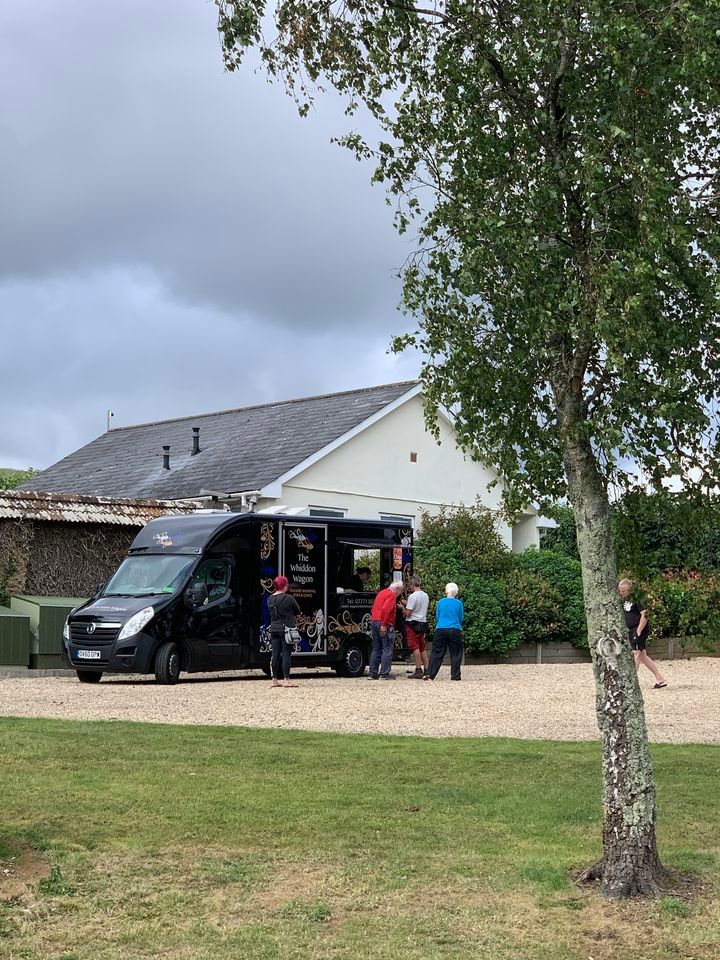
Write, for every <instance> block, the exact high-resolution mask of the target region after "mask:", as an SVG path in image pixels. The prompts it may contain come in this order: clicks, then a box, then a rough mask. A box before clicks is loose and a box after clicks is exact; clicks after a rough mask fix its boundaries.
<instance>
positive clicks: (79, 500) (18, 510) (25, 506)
mask: <svg viewBox="0 0 720 960" xmlns="http://www.w3.org/2000/svg"><path fill="white" fill-rule="evenodd" d="M194 509H195V508H194V507H193V506H191V505H189V504H188V505H186V504H181V503H172V502H171V501H168V500H125V499H119V498H112V497H80V496H73V495H72V494H70V495H68V494H62V493H35V492H33V491H30V490H8V491H4V492H0V520H48V521H53V520H55V521H65V522H69V523H108V524H115V525H119V526H125V527H142V526H144V525H145V524H146V523H147V522H148V520H154V519H155V518H156V517H164V516H166V515H167V514H169V513H172V514H176V513H192V512H193V510H194Z"/></svg>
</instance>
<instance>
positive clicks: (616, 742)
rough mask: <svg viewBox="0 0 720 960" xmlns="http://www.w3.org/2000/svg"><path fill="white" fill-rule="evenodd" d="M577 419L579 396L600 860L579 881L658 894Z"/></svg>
mask: <svg viewBox="0 0 720 960" xmlns="http://www.w3.org/2000/svg"><path fill="white" fill-rule="evenodd" d="M556 398H557V391H556ZM583 420H584V418H583V417H582V416H581V404H580V402H579V399H578V398H575V401H574V402H573V401H571V402H569V403H566V404H564V405H562V404H560V403H559V404H558V422H559V426H560V433H561V437H562V441H563V455H564V461H565V472H566V477H567V482H568V493H569V499H570V502H571V504H572V507H573V512H574V515H575V524H576V527H577V543H578V551H579V553H580V560H581V563H582V577H583V593H584V598H585V613H586V617H587V624H588V637H589V642H590V653H591V655H592V663H593V672H594V675H595V688H596V712H597V722H598V727H599V728H600V732H601V735H602V758H603V759H602V773H603V858H602V860H601V861H600V862H599V863H598V864H595V865H594V866H592V867H590V868H589V869H588V870H587V871H586V872H585V875H584V877H583V878H582V879H586V880H592V879H601V880H602V890H603V893H604V895H605V896H606V897H609V898H620V897H631V896H638V895H652V896H656V895H657V894H658V884H657V881H658V876H659V872H660V869H661V868H660V862H659V859H658V854H657V848H656V841H655V779H654V775H653V770H652V765H651V763H650V753H649V747H648V739H647V728H646V725H645V709H644V704H643V698H642V693H641V691H640V685H639V684H638V679H637V674H636V671H635V662H634V659H633V655H632V651H631V649H630V644H629V641H628V633H627V628H626V626H625V623H624V618H623V614H622V608H621V605H620V601H619V599H618V596H617V565H616V560H615V549H614V545H613V540H612V528H611V523H610V504H609V500H608V495H607V489H606V487H605V483H604V481H603V478H602V477H601V475H600V472H599V470H598V465H597V461H596V459H595V454H594V453H593V450H592V446H591V444H590V442H589V440H588V439H586V438H585V437H584V436H583V433H582V427H583V425H584V424H583Z"/></svg>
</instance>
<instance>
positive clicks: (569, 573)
mask: <svg viewBox="0 0 720 960" xmlns="http://www.w3.org/2000/svg"><path fill="white" fill-rule="evenodd" d="M517 563H518V564H519V565H520V566H521V567H522V568H524V569H526V570H532V571H533V572H534V573H536V574H539V575H540V576H541V577H543V578H544V579H545V580H547V582H548V583H549V584H550V586H551V587H553V588H554V589H555V590H557V592H558V593H559V594H560V597H561V615H562V626H561V629H560V632H559V639H561V640H569V641H570V643H572V644H574V645H575V646H576V647H582V648H583V649H585V650H587V648H588V636H587V622H586V620H585V603H584V601H583V585H582V568H581V566H580V561H579V560H575V559H573V557H571V556H568V555H567V554H565V553H560V552H558V551H556V550H535V549H532V548H531V549H530V550H526V551H525V552H524V553H522V554H520V556H519V557H518V558H517Z"/></svg>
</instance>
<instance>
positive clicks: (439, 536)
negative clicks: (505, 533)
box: [417, 501, 512, 586]
mask: <svg viewBox="0 0 720 960" xmlns="http://www.w3.org/2000/svg"><path fill="white" fill-rule="evenodd" d="M448 543H452V544H453V545H454V549H455V555H456V556H457V558H461V559H462V564H463V566H464V567H465V568H467V569H469V570H473V571H475V572H476V573H483V574H485V575H486V576H497V575H498V574H499V573H501V572H503V571H505V570H508V569H509V568H510V567H511V566H512V554H511V553H510V551H509V550H508V548H507V547H506V545H505V543H504V542H503V539H502V537H501V536H500V534H499V533H498V529H497V522H496V516H495V514H494V513H492V512H491V511H490V510H488V509H487V507H483V506H482V505H481V504H480V502H479V501H477V502H476V503H475V504H474V505H473V506H471V507H466V506H459V507H453V508H447V507H443V508H442V510H441V511H440V513H439V514H438V515H437V516H434V517H431V516H430V515H429V514H427V513H425V514H423V515H422V528H421V533H420V536H419V537H418V545H419V546H418V550H419V552H418V553H417V556H419V557H422V556H424V555H425V554H431V553H432V551H433V550H434V549H435V548H440V547H444V546H445V545H447V544H448ZM449 579H451V578H450V577H447V578H446V580H445V583H447V581H448V580H449ZM443 586H444V584H443Z"/></svg>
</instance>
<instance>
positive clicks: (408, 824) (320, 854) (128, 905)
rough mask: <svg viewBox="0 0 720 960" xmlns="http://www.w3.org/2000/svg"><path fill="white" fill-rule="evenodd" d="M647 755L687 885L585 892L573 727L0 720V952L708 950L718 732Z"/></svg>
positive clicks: (190, 954)
mask: <svg viewBox="0 0 720 960" xmlns="http://www.w3.org/2000/svg"><path fill="white" fill-rule="evenodd" d="M653 756H654V761H655V768H656V772H657V778H658V785H659V802H660V823H659V828H658V832H659V843H660V848H661V853H662V856H663V859H664V861H665V862H666V864H668V865H669V866H670V867H671V868H673V869H674V870H676V871H680V872H683V873H689V874H692V875H693V876H694V877H695V892H696V895H695V896H694V897H693V898H692V899H688V900H686V899H684V898H683V897H682V896H681V895H680V894H679V893H678V892H677V891H676V890H673V891H671V892H670V893H669V894H668V895H667V896H665V897H664V898H663V899H662V900H660V901H659V902H640V903H629V904H607V903H604V902H602V901H601V900H600V899H599V898H598V897H597V895H596V894H595V893H594V892H592V891H589V890H581V889H579V888H577V887H576V886H575V885H574V884H573V882H572V879H571V876H572V872H573V871H574V870H576V869H578V868H580V867H582V866H585V865H587V864H589V863H590V862H591V861H593V860H595V859H597V857H598V855H599V852H600V846H599V842H600V826H599V824H600V803H599V800H598V796H599V770H600V759H599V747H598V746H597V745H596V744H594V743H580V744H578V743H550V742H533V741H516V740H427V739H425V740H420V739H418V740H413V739H411V738H400V737H379V736H347V735H332V734H312V733H301V732H287V731H277V730H247V729H242V728H218V727H170V726H152V725H141V724H126V723H79V722H59V721H33V720H0V811H2V815H1V819H0V860H3V859H4V860H5V861H6V863H7V862H9V861H8V858H9V857H11V856H12V855H13V853H15V854H18V853H21V852H22V851H25V852H24V854H23V855H24V856H28V855H29V854H28V851H29V850H30V848H32V850H34V851H38V852H39V854H40V856H41V857H42V858H44V859H45V860H47V862H48V864H49V869H50V872H49V875H48V876H45V877H44V878H43V879H40V880H38V881H37V882H36V883H35V884H33V886H34V888H35V892H34V894H32V895H29V896H27V897H24V898H22V897H21V898H17V899H15V900H12V901H7V900H6V901H5V902H0V957H2V958H8V960H21V958H22V960H40V958H42V960H50V958H52V960H61V958H62V960H111V958H112V960H121V958H122V960H128V958H151V957H152V958H187V960H191V958H192V960H229V958H233V960H234V958H243V960H296V958H297V960H299V958H310V957H312V958H317V960H369V958H373V960H441V958H443V960H444V958H458V960H459V958H488V960H489V958H497V960H506V958H507V960H511V958H512V960H518V958H520V960H535V958H548V960H581V958H582V960H588V958H590V957H592V958H594V960H610V958H613V960H625V958H628V960H629V958H634V960H641V958H642V960H648V958H652V960H660V958H663V960H664V958H674V960H677V958H698V960H699V958H702V960H710V958H717V957H718V956H720V926H719V923H720V901H719V899H718V886H717V877H718V867H719V866H720V830H718V823H717V819H718V783H720V748H717V747H708V746H656V747H654V749H653ZM1 883H2V864H1V863H0V884H1Z"/></svg>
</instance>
